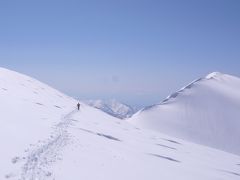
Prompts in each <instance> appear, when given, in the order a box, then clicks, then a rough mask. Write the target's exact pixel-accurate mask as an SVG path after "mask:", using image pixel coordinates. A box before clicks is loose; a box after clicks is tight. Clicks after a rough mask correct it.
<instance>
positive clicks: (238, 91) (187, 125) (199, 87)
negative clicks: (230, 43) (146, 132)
mask: <svg viewBox="0 0 240 180" xmlns="http://www.w3.org/2000/svg"><path fill="white" fill-rule="evenodd" d="M239 109H240V78H238V77H234V76H231V75H227V74H222V73H218V72H214V73H211V74H209V75H207V76H206V77H205V78H200V79H197V80H195V81H193V82H192V83H190V84H188V85H187V86H185V87H183V88H181V89H180V90H179V91H177V92H175V93H172V94H171V95H170V96H168V97H167V98H166V99H165V100H164V101H162V103H160V104H157V105H153V106H150V107H147V108H145V109H143V110H142V111H141V112H140V113H138V114H136V115H134V116H133V118H132V119H130V120H129V122H133V123H134V124H137V125H140V126H142V127H146V128H150V129H154V130H158V131H160V132H163V133H167V134H169V135H172V136H176V137H180V138H183V139H187V140H190V141H193V142H195V143H199V144H203V145H207V146H211V147H214V148H218V149H222V150H224V151H228V152H231V153H235V154H240V141H238V142H236V139H240V131H239V127H240V121H239V117H240V111H239Z"/></svg>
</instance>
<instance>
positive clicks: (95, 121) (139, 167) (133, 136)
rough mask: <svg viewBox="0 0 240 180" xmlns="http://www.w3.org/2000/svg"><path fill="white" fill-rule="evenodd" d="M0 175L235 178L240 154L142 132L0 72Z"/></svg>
mask: <svg viewBox="0 0 240 180" xmlns="http://www.w3.org/2000/svg"><path fill="white" fill-rule="evenodd" d="M0 88H4V89H6V90H3V89H2V91H0V108H1V114H0V116H1V120H0V124H1V131H0V143H1V148H0V159H1V161H0V179H11V180H54V179H55V180H66V179H71V180H78V179H84V180H95V179H98V180H112V179H115V180H120V179H121V180H122V179H126V180H127V179H129V180H132V179H138V180H146V179H151V180H158V179H166V180H167V179H169V180H181V179H182V180H188V179H189V180H192V179H196V180H198V179H199V180H202V179H204V180H218V179H227V180H235V179H236V180H237V179H239V177H240V169H239V164H240V156H237V155H234V154H230V153H227V152H223V151H220V150H217V149H213V148H210V147H207V146H202V145H198V144H194V143H190V142H188V141H185V140H182V139H179V138H173V137H171V136H168V135H165V134H162V133H159V132H156V131H152V130H146V129H141V128H139V127H138V126H136V125H132V124H130V123H128V122H127V121H122V120H120V119H118V118H115V117H113V116H110V115H108V114H106V113H104V112H103V111H101V110H99V109H96V108H92V107H90V106H88V105H86V104H84V103H82V102H80V103H81V108H80V110H79V111H78V110H77V109H76V104H77V101H75V100H74V99H72V98H70V97H68V96H66V95H64V94H62V93H60V92H59V91H57V90H54V89H53V88H51V87H49V86H47V85H45V84H43V83H41V82H39V81H37V80H35V79H33V78H30V77H28V76H25V75H21V74H19V73H16V72H13V71H9V70H6V69H0Z"/></svg>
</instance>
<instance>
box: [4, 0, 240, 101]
mask: <svg viewBox="0 0 240 180" xmlns="http://www.w3.org/2000/svg"><path fill="white" fill-rule="evenodd" d="M0 66H2V67H6V68H9V69H12V70H16V71H18V72H21V73H25V74H27V75H30V76H33V77H35V78H37V79H39V80H41V81H43V82H45V83H48V84H49V85H51V86H53V87H55V88H57V89H59V90H61V91H63V92H65V93H66V94H68V95H71V96H74V97H76V98H79V99H96V98H100V99H108V98H116V99H118V100H121V101H124V102H126V103H129V104H132V105H150V104H152V103H156V102H159V101H161V100H162V99H163V98H164V97H166V96H167V95H168V94H170V93H171V92H173V91H176V90H178V89H179V88H181V87H182V86H184V85H185V84H187V83H189V82H190V81H192V80H194V79H196V78H198V77H201V76H205V75H206V74H208V73H210V72H212V71H220V72H223V73H228V74H233V75H236V76H240V68H239V67H240V1H239V0H231V1H229V0H201V1H198V0H181V1H179V0H121V1H119V0H101V1H99V0H64V1H63V0H41V1H40V0H29V1H26V0H21V1H19V0H10V1H9V0H8V1H0Z"/></svg>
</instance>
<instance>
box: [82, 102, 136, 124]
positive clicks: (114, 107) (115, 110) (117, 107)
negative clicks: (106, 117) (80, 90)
mask: <svg viewBox="0 0 240 180" xmlns="http://www.w3.org/2000/svg"><path fill="white" fill-rule="evenodd" d="M84 102H85V103H87V104H88V105H90V106H92V107H95V108H98V109H101V110H102V111H104V112H106V113H108V114H110V115H112V116H114V117H117V118H120V119H125V118H129V117H131V116H132V115H133V114H134V113H135V112H136V109H134V108H132V107H131V106H129V105H126V104H123V103H121V102H119V101H117V100H115V99H111V100H108V101H104V100H88V101H84Z"/></svg>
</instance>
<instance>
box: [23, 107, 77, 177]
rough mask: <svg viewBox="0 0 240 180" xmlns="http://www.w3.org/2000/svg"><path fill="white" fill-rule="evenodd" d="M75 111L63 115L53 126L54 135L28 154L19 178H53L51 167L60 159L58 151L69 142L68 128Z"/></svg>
mask: <svg viewBox="0 0 240 180" xmlns="http://www.w3.org/2000/svg"><path fill="white" fill-rule="evenodd" d="M76 112H77V111H76V110H73V111H72V112H70V113H68V114H67V115H65V116H64V117H63V118H62V119H61V122H60V123H58V124H57V125H56V126H55V127H54V128H55V130H54V132H53V134H54V135H52V136H51V137H50V140H48V141H47V142H46V143H45V144H42V145H38V146H37V148H36V149H35V150H32V151H31V152H30V153H29V154H28V156H27V157H26V158H25V159H26V160H25V161H26V162H25V163H24V165H23V167H22V172H21V175H20V180H46V179H52V180H54V179H55V178H54V175H53V172H51V167H52V165H53V163H55V162H56V161H58V160H61V158H60V151H61V150H62V149H63V147H65V146H66V145H67V144H68V143H69V140H70V138H71V136H70V134H69V133H68V128H69V126H70V125H72V122H73V120H72V119H71V116H72V115H73V114H74V113H76Z"/></svg>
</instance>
